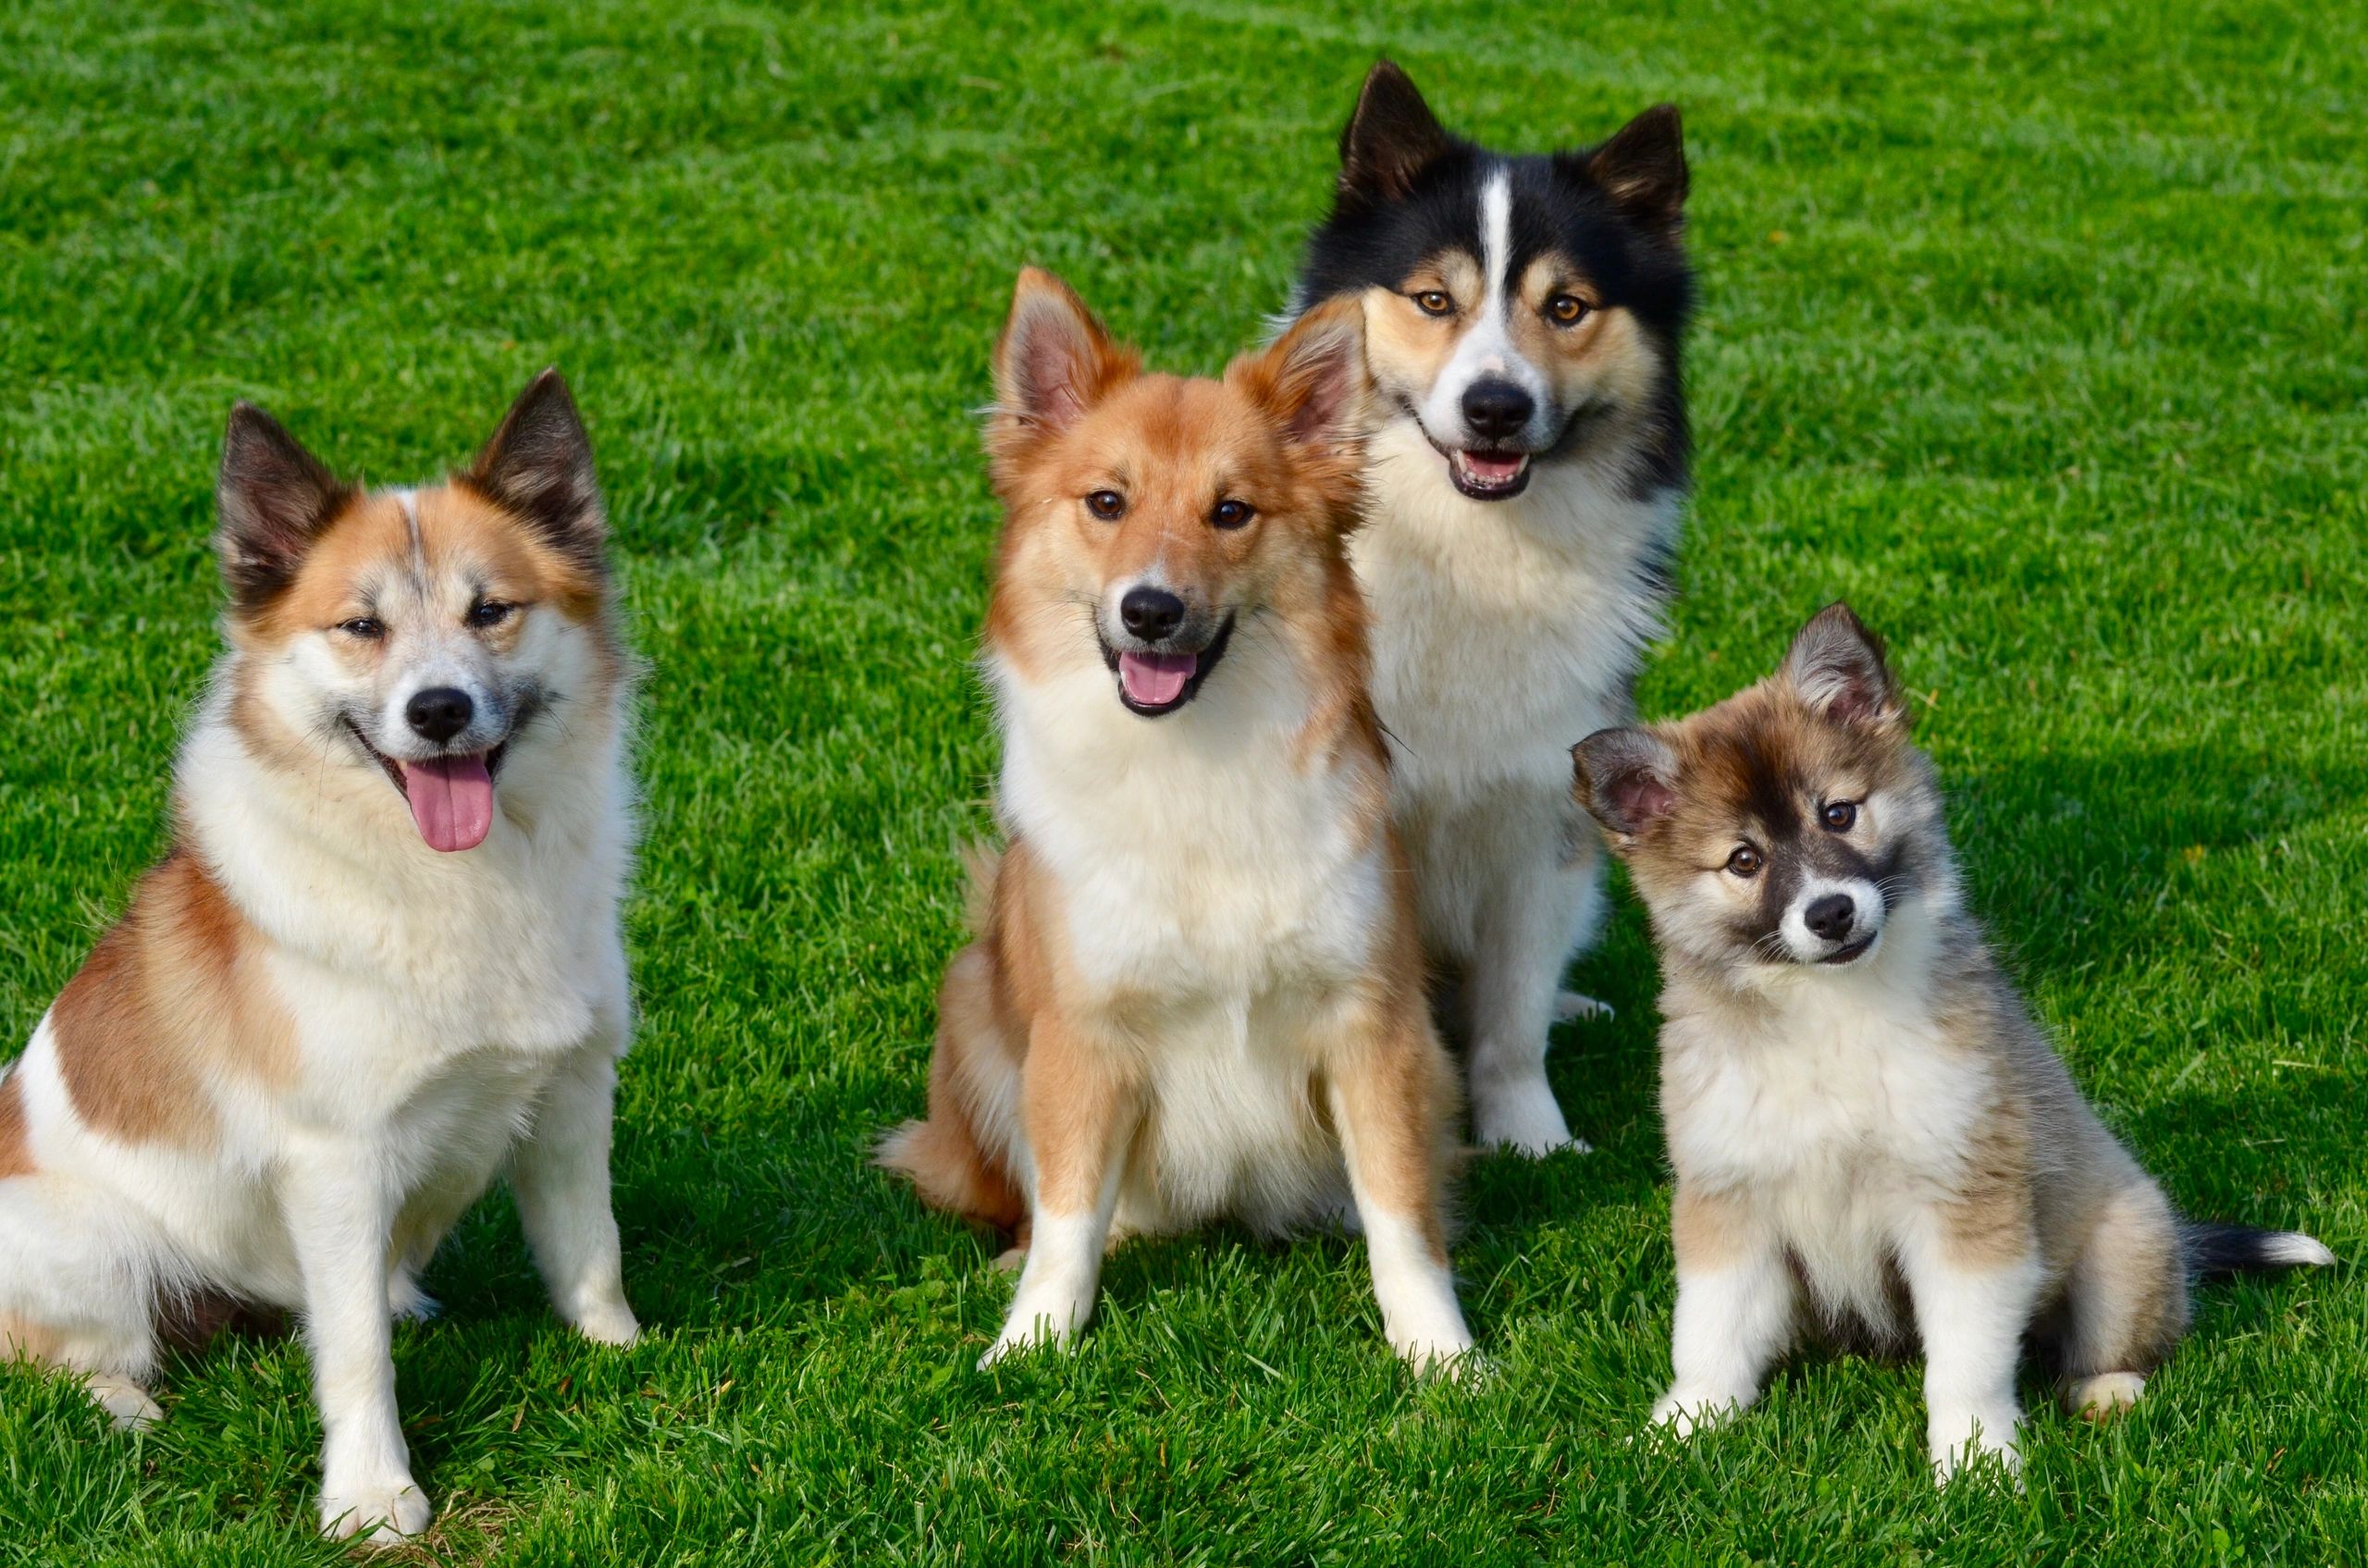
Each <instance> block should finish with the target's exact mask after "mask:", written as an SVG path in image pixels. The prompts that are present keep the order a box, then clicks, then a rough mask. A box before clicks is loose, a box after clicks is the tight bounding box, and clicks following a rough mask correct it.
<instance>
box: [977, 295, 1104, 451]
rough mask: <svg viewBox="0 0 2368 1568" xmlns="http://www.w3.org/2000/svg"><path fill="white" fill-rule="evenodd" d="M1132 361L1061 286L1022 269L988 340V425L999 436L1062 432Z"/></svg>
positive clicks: (1099, 397)
mask: <svg viewBox="0 0 2368 1568" xmlns="http://www.w3.org/2000/svg"><path fill="white" fill-rule="evenodd" d="M1136 364H1137V361H1136V358H1135V355H1134V353H1133V352H1132V351H1131V350H1128V349H1124V348H1121V347H1119V346H1118V345H1117V344H1116V343H1115V342H1113V341H1112V340H1111V338H1110V334H1109V332H1108V331H1106V330H1105V329H1104V327H1103V325H1102V323H1101V322H1100V321H1098V320H1096V319H1095V318H1094V315H1093V313H1092V311H1090V310H1088V309H1086V308H1085V302H1084V301H1082V300H1080V299H1079V298H1078V297H1077V294H1076V293H1075V291H1074V290H1071V289H1070V288H1069V286H1068V285H1067V284H1066V283H1064V282H1062V281H1061V280H1060V279H1059V278H1055V277H1054V276H1053V275H1052V274H1051V273H1049V272H1045V271H1043V270H1042V269H1041V268H1038V267H1032V266H1030V267H1023V268H1021V269H1020V274H1019V283H1018V287H1017V288H1015V289H1014V290H1012V296H1011V315H1010V318H1009V319H1008V320H1006V321H1005V323H1004V327H1003V336H1002V337H1001V338H999V339H997V340H995V410H994V415H993V421H992V423H993V428H994V430H995V432H996V434H997V436H998V437H999V438H1002V439H1003V440H1006V441H1008V440H1017V439H1024V438H1027V437H1029V436H1032V435H1044V434H1056V433H1058V432H1060V431H1063V430H1066V429H1067V428H1068V427H1069V426H1072V425H1074V424H1076V423H1077V422H1078V421H1079V419H1080V418H1082V417H1084V415H1085V411H1086V410H1088V409H1090V408H1092V406H1093V405H1094V404H1095V403H1097V402H1099V401H1101V400H1102V399H1103V398H1104V397H1106V396H1107V395H1109V393H1110V392H1111V391H1112V390H1113V389H1115V388H1116V387H1117V386H1118V385H1119V384H1120V383H1121V382H1123V381H1125V380H1127V379H1128V378H1129V377H1131V376H1133V375H1134V373H1135V368H1136Z"/></svg>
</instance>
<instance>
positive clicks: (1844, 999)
mask: <svg viewBox="0 0 2368 1568" xmlns="http://www.w3.org/2000/svg"><path fill="white" fill-rule="evenodd" d="M1935 932H1936V928H1935V925H1934V923H1933V920H1932V918H1931V915H1930V908H1929V907H1928V906H1927V904H1926V903H1925V902H1924V901H1923V900H1922V899H1920V898H1919V899H1917V900H1914V901H1911V902H1909V903H1906V904H1904V905H1903V906H1902V907H1900V908H1899V909H1898V910H1896V911H1895V912H1894V913H1893V916H1892V918H1891V920H1890V922H1889V924H1888V926H1887V928H1886V934H1885V936H1884V939H1883V940H1882V942H1881V943H1880V944H1878V945H1877V946H1876V947H1875V948H1873V949H1872V950H1870V951H1869V953H1868V954H1867V956H1866V957H1863V958H1860V959H1859V960H1858V961H1857V962H1856V963H1855V964H1851V965H1849V966H1846V967H1844V968H1839V969H1834V968H1825V967H1821V966H1814V965H1762V966H1758V968H1757V969H1756V970H1755V971H1754V972H1755V973H1756V974H1757V975H1758V980H1759V983H1760V984H1761V986H1762V988H1763V990H1762V994H1761V995H1760V996H1759V998H1758V1002H1757V1004H1756V1005H1755V1006H1754V1007H1752V1008H1751V1009H1750V1010H1749V1011H1748V1012H1747V1013H1746V1012H1745V1011H1742V1010H1739V1009H1732V1008H1731V1009H1727V1010H1725V1011H1722V1012H1721V1013H1720V1014H1718V1015H1717V1016H1715V1017H1711V1016H1707V1015H1696V1016H1688V1017H1679V1018H1674V1019H1671V1020H1670V1022H1669V1023H1668V1025H1667V1026H1666V1027H1665V1029H1664V1031H1663V1034H1662V1074H1663V1083H1664V1088H1663V1104H1664V1105H1666V1106H1668V1107H1669V1108H1670V1115H1669V1137H1670V1152H1671V1161H1672V1163H1673V1164H1674V1165H1675V1166H1676V1167H1677V1169H1678V1172H1679V1180H1680V1181H1681V1182H1682V1183H1686V1184H1690V1185H1692V1186H1694V1187H1696V1189H1697V1190H1699V1191H1705V1192H1708V1193H1715V1194H1719V1195H1720V1196H1721V1198H1722V1199H1723V1200H1724V1201H1725V1202H1727V1203H1730V1204H1739V1205H1741V1206H1742V1207H1743V1208H1744V1209H1745V1211H1746V1212H1748V1213H1749V1214H1750V1215H1751V1216H1752V1223H1751V1225H1750V1226H1749V1231H1750V1233H1751V1234H1752V1235H1753V1236H1755V1237H1756V1238H1758V1241H1757V1243H1756V1244H1758V1245H1759V1246H1761V1247H1762V1248H1763V1249H1764V1250H1763V1251H1762V1252H1761V1253H1759V1254H1758V1255H1757V1256H1756V1257H1754V1258H1752V1259H1750V1260H1748V1261H1747V1262H1746V1263H1745V1264H1744V1265H1742V1266H1737V1267H1735V1268H1733V1269H1721V1270H1720V1271H1719V1272H1717V1273H1716V1274H1703V1273H1693V1274H1689V1273H1686V1272H1684V1271H1681V1273H1680V1275H1679V1278H1678V1313H1677V1322H1676V1327H1675V1331H1674V1335H1673V1345H1672V1359H1673V1362H1674V1370H1675V1377H1674V1380H1673V1381H1672V1383H1671V1388H1670V1391H1669V1393H1668V1394H1667V1396H1665V1397H1664V1398H1663V1400H1662V1401H1661V1403H1660V1405H1659V1407H1658V1408H1657V1409H1656V1411H1655V1413H1654V1416H1655V1419H1656V1420H1658V1421H1669V1420H1681V1424H1682V1425H1683V1424H1684V1421H1690V1420H1698V1418H1699V1414H1700V1413H1702V1412H1704V1411H1706V1410H1714V1409H1719V1408H1725V1407H1730V1406H1741V1405H1745V1404H1749V1403H1750V1402H1751V1401H1752V1400H1754V1399H1756V1398H1757V1397H1758V1391H1759V1386H1760V1382H1761V1380H1762V1378H1763V1377H1765V1375H1766V1372H1767V1369H1768V1366H1769V1365H1770V1363H1771V1362H1772V1360H1773V1358H1774V1356H1775V1355H1776V1354H1778V1353H1780V1352H1781V1351H1782V1348H1783V1346H1784V1345H1785V1344H1786V1343H1788V1342H1789V1341H1790V1340H1791V1338H1792V1333H1793V1329H1794V1327H1795V1286H1794V1284H1793V1281H1792V1278H1791V1277H1790V1273H1789V1271H1788V1269H1787V1268H1786V1267H1785V1266H1784V1264H1783V1261H1782V1260H1783V1258H1784V1255H1785V1254H1786V1253H1790V1254H1791V1256H1792V1258H1793V1259H1794V1260H1795V1262H1796V1263H1797V1265H1798V1266H1799V1269H1800V1274H1801V1278H1802V1279H1803V1280H1804V1282H1805V1283H1806V1286H1807V1290H1808V1291H1809V1292H1810V1295H1811V1296H1812V1297H1813V1298H1814V1300H1815V1301H1816V1303H1818V1304H1819V1306H1820V1307H1821V1308H1822V1309H1823V1310H1824V1311H1825V1312H1826V1313H1828V1314H1829V1315H1849V1316H1855V1317H1856V1318H1857V1319H1858V1320H1859V1321H1861V1322H1863V1323H1864V1324H1866V1325H1867V1326H1869V1327H1870V1328H1872V1329H1874V1330H1875V1331H1876V1332H1878V1333H1880V1334H1884V1335H1904V1334H1905V1333H1906V1332H1907V1331H1908V1330H1910V1329H1911V1328H1912V1329H1913V1330H1914V1331H1915V1332H1916V1333H1917V1334H1918V1335H1919V1336H1920V1337H1921V1339H1922V1341H1923V1344H1924V1348H1925V1355H1926V1365H1927V1377H1926V1389H1927V1404H1928V1407H1929V1411H1930V1440H1931V1452H1932V1460H1933V1463H1934V1465H1935V1467H1936V1470H1937V1472H1938V1473H1939V1474H1940V1475H1942V1476H1943V1478H1945V1477H1947V1476H1948V1475H1952V1474H1954V1473H1955V1470H1956V1469H1957V1468H1958V1467H1959V1466H1961V1465H1962V1464H1963V1463H1965V1462H1966V1461H1967V1459H1968V1458H1970V1457H1971V1456H1973V1455H1975V1454H1980V1453H1989V1454H1994V1455H1996V1456H1997V1457H1999V1458H2000V1459H2002V1460H2004V1462H2005V1463H2007V1464H2008V1465H2009V1466H2010V1467H2011V1466H2012V1465H2013V1464H2014V1463H2015V1459H2016V1455H2015V1447H2014V1440H2015V1429H2016V1423H2017V1408H2016V1404H2015V1399H2014V1374H2015V1366H2016V1355H2017V1349H2018V1347H2019V1345H2020V1343H2021V1340H2022V1336H2023V1333H2024V1331H2025V1329H2026V1328H2027V1327H2029V1323H2030V1321H2031V1316H2032V1313H2033V1311H2034V1309H2035V1303H2036V1301H2037V1297H2038V1293H2039V1291H2040V1290H2041V1285H2042V1283H2043V1280H2042V1277H2041V1267H2040V1264H2039V1262H2038V1259H2037V1257H2036V1255H2035V1254H2034V1255H2033V1257H2032V1258H2031V1259H2030V1260H2029V1261H2028V1263H2027V1264H2023V1265H2017V1266H2013V1267H2010V1268H2005V1269H1999V1270H1993V1271H1989V1272H1968V1271H1966V1270H1963V1269H1959V1268H1955V1267H1953V1266H1951V1265H1950V1264H1949V1262H1948V1260H1947V1258H1946V1256H1945V1255H1944V1253H1943V1249H1942V1248H1941V1247H1940V1246H1939V1245H1938V1243H1937V1242H1936V1241H1935V1240H1934V1219H1933V1216H1934V1213H1935V1211H1936V1207H1937V1205H1938V1204H1940V1203H1942V1202H1943V1201H1944V1200H1945V1198H1946V1197H1947V1195H1948V1194H1949V1193H1950V1192H1951V1191H1953V1190H1954V1189H1955V1184H1956V1181H1957V1179H1958V1177H1959V1175H1960V1172H1961V1165H1962V1161H1963V1160H1964V1158H1965V1155H1966V1152H1967V1147H1968V1133H1969V1131H1970V1130H1971V1129H1972V1128H1973V1127H1974V1125H1975V1124H1976V1122H1977V1120H1978V1119H1979V1117H1980V1115H1981V1114H1982V1111H1983V1108H1984V1106H1985V1105H1986V1104H1987V1103H1988V1101H1989V1099H1990V1097H1991V1095H1992V1089H1993V1085H1992V1079H1991V1074H1992V1072H1993V1071H1995V1070H1996V1068H1995V1066H1994V1064H1993V1063H1992V1062H1991V1061H1989V1060H1987V1059H1985V1058H1983V1057H1980V1056H1975V1055H1972V1054H1969V1053H1967V1052H1964V1051H1963V1050H1961V1049H1957V1048H1955V1047H1953V1046H1952V1045H1951V1044H1950V1043H1948V1042H1947V1041H1946V1040H1945V1038H1944V1037H1943V1031H1942V1028H1941V1025H1940V1022H1939V1020H1937V1019H1935V1018H1934V1017H1933V1016H1932V1014H1931V1013H1930V1009H1929V1008H1928V1006H1926V998H1925V993H1924V977H1925V976H1926V975H1927V974H1928V973H1929V972H1930V965H1931V963H1932V960H1933V956H1934V952H1935V942H1936V936H1935ZM1745 1019H1758V1020H1759V1022H1758V1027H1757V1028H1756V1029H1755V1028H1753V1027H1751V1026H1750V1024H1748V1023H1747V1022H1745V1021H1744V1020H1745ZM2034 1245H2035V1243H2034ZM1894 1261H1896V1263H1897V1265H1898V1266H1899V1267H1900V1269H1901V1270H1902V1272H1904V1273H1905V1275H1906V1278H1907V1282H1908V1287H1909V1292H1910V1295H1911V1297H1912V1300H1913V1305H1914V1311H1915V1321H1914V1323H1913V1324H1906V1323H1902V1322H1899V1321H1897V1315H1896V1312H1895V1310H1894V1307H1893V1301H1892V1298H1891V1295H1890V1292H1889V1290H1887V1288H1886V1282H1887V1273H1888V1269H1889V1267H1890V1266H1891V1265H1892V1264H1893V1262H1894ZM1977 1433H1978V1435H1977Z"/></svg>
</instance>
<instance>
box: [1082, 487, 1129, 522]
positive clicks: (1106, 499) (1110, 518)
mask: <svg viewBox="0 0 2368 1568" xmlns="http://www.w3.org/2000/svg"><path fill="white" fill-rule="evenodd" d="M1085 509H1086V510H1087V511H1088V512H1092V513H1093V515H1095V516H1096V517H1099V518H1101V519H1102V521H1104V523H1116V521H1118V519H1119V518H1121V517H1124V516H1125V515H1126V514H1127V498H1126V497H1124V496H1122V495H1120V494H1119V493H1118V492H1117V491H1116V490H1096V491H1094V492H1093V493H1092V495H1090V496H1088V497H1086V498H1085Z"/></svg>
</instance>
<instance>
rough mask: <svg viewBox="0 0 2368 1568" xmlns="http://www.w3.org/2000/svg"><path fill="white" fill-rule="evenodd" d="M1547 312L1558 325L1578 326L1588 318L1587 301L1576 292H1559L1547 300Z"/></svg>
mask: <svg viewBox="0 0 2368 1568" xmlns="http://www.w3.org/2000/svg"><path fill="white" fill-rule="evenodd" d="M1546 314H1547V315H1550V316H1552V317H1553V318H1554V320H1555V322H1556V323H1557V324H1558V325H1560V326H1563V327H1576V326H1577V325H1578V324H1579V323H1580V322H1582V321H1584V320H1585V319H1586V314H1587V302H1585V300H1583V299H1581V298H1579V297H1578V296H1577V295H1576V294H1557V295H1555V296H1554V297H1553V298H1552V299H1550V300H1548V301H1547V302H1546Z"/></svg>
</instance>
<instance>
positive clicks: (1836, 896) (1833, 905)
mask: <svg viewBox="0 0 2368 1568" xmlns="http://www.w3.org/2000/svg"><path fill="white" fill-rule="evenodd" d="M1857 919H1858V906H1856V904H1853V903H1852V902H1851V901H1850V895H1848V894H1846V893H1829V894H1827V895H1825V896H1824V897H1822V898H1820V899H1819V900H1818V901H1817V902H1815V903H1814V904H1811V905H1810V906H1809V907H1807V908H1806V909H1804V910H1802V911H1801V923H1802V924H1803V925H1806V926H1807V927H1808V928H1809V930H1810V931H1812V932H1815V933H1816V934H1817V935H1819V936H1820V937H1822V938H1824V939H1825V940H1826V941H1828V942H1839V941H1841V940H1842V939H1843V938H1844V937H1845V936H1848V935H1849V934H1850V928H1851V926H1853V925H1854V924H1856V922H1857Z"/></svg>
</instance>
